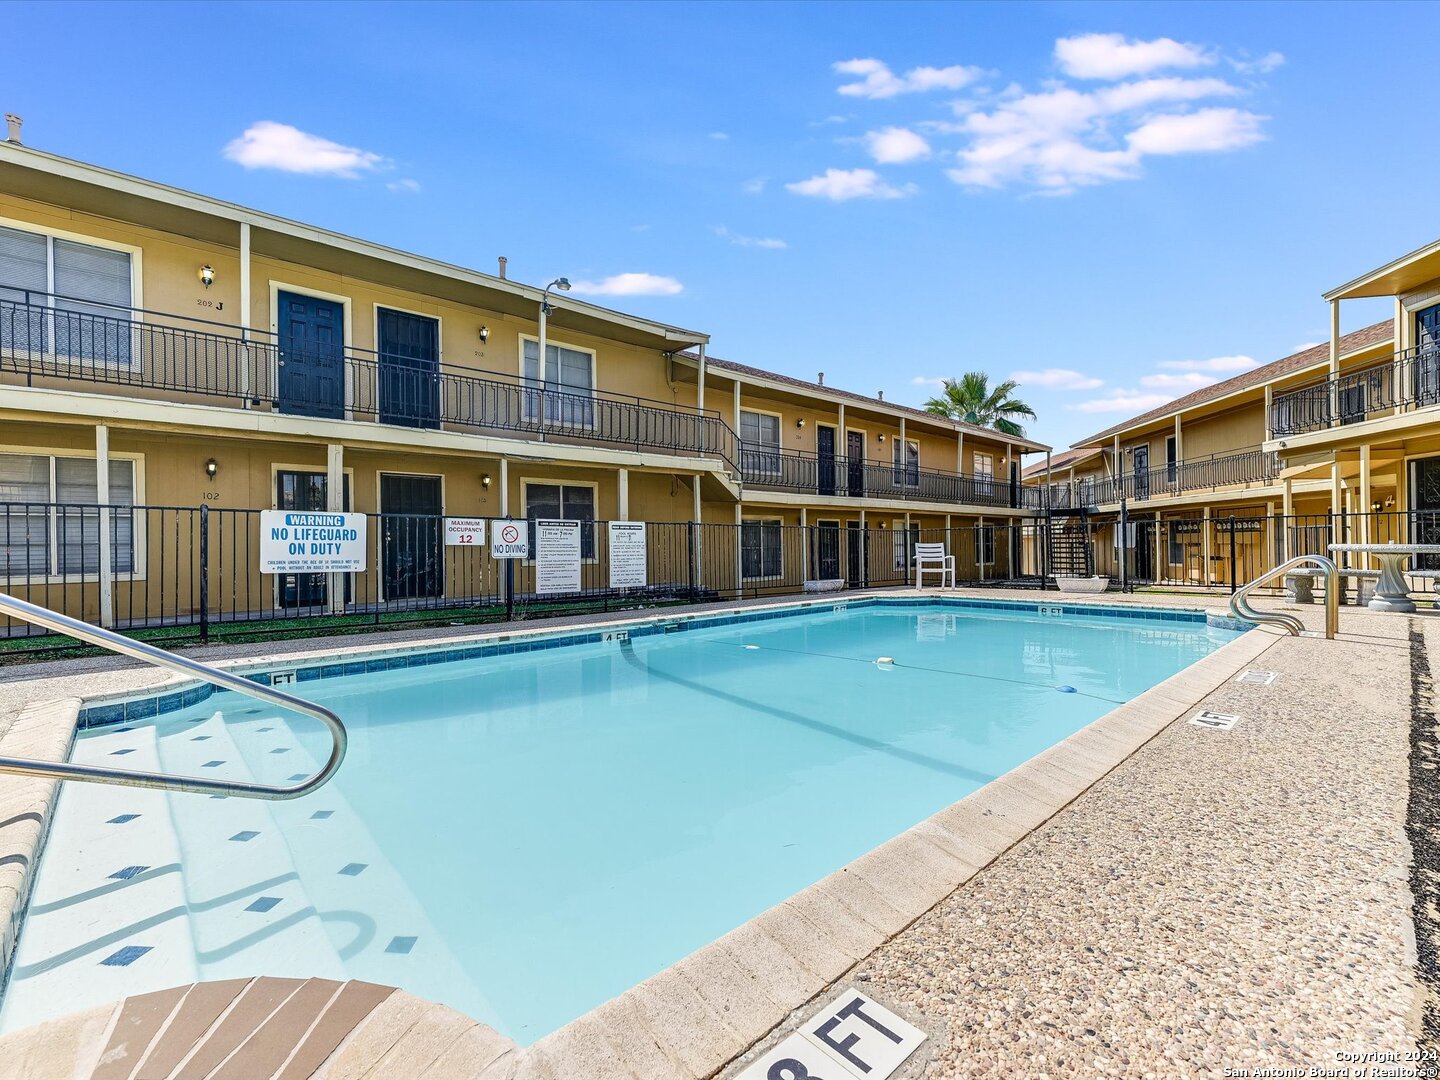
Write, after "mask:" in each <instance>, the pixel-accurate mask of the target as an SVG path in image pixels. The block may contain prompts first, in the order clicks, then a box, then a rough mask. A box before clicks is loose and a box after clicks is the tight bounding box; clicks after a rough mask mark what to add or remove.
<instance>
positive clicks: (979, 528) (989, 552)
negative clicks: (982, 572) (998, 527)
mask: <svg viewBox="0 0 1440 1080" xmlns="http://www.w3.org/2000/svg"><path fill="white" fill-rule="evenodd" d="M975 561H976V562H977V563H979V564H980V565H981V566H984V565H986V564H987V563H993V562H994V561H995V526H994V525H976V526H975Z"/></svg>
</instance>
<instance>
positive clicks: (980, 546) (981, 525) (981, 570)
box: [975, 517, 985, 582]
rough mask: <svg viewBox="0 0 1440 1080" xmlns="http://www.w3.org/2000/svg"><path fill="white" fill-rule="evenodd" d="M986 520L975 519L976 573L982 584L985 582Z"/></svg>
mask: <svg viewBox="0 0 1440 1080" xmlns="http://www.w3.org/2000/svg"><path fill="white" fill-rule="evenodd" d="M984 536H985V519H984V518H983V517H982V518H976V519H975V573H976V576H977V577H978V578H979V579H980V581H981V582H984V580H985V562H984V556H985V548H984V543H985V541H984Z"/></svg>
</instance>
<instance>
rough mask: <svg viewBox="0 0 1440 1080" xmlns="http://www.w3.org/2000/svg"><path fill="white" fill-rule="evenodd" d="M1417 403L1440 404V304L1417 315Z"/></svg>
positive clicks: (1418, 312)
mask: <svg viewBox="0 0 1440 1080" xmlns="http://www.w3.org/2000/svg"><path fill="white" fill-rule="evenodd" d="M1414 380H1415V387H1414V390H1415V401H1416V403H1417V404H1419V405H1434V404H1436V403H1437V402H1440V304H1436V305H1434V306H1433V307H1428V308H1424V309H1423V310H1421V311H1417V312H1416V313H1415V376H1414Z"/></svg>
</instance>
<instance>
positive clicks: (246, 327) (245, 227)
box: [240, 221, 279, 409]
mask: <svg viewBox="0 0 1440 1080" xmlns="http://www.w3.org/2000/svg"><path fill="white" fill-rule="evenodd" d="M253 318H254V316H253V314H252V313H251V311H250V223H249V222H248V221H242V222H241V223H240V342H241V345H240V399H241V402H242V407H243V408H246V409H248V408H250V398H251V397H252V394H251V391H250V346H249V345H248V344H246V342H248V341H249V340H250V322H251V320H252V319H253ZM278 392H279V391H278V390H277V391H276V393H277V394H278Z"/></svg>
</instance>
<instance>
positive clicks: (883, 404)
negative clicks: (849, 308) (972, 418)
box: [679, 352, 1050, 452]
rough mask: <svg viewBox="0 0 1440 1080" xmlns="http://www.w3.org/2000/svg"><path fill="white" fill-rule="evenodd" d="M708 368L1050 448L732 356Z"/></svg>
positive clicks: (1025, 446) (711, 361)
mask: <svg viewBox="0 0 1440 1080" xmlns="http://www.w3.org/2000/svg"><path fill="white" fill-rule="evenodd" d="M679 355H680V356H683V357H685V358H686V359H687V360H696V359H698V357H696V356H695V354H694V353H688V352H687V353H680V354H679ZM705 366H706V367H707V368H715V369H716V370H718V371H728V372H730V373H731V374H734V375H739V376H742V377H745V376H748V377H750V378H752V379H766V380H769V381H770V382H776V383H783V384H784V385H786V386H793V387H795V388H796V389H798V390H804V391H805V392H806V393H810V394H816V395H819V396H820V397H832V398H844V399H846V400H847V401H858V402H861V403H863V404H864V405H866V406H868V407H869V408H872V409H877V410H879V411H881V412H894V413H904V414H906V415H907V416H914V417H918V418H920V419H923V420H924V421H925V422H926V423H930V424H939V425H940V426H942V427H946V426H948V427H951V428H953V429H954V430H956V431H964V432H968V433H970V434H974V435H983V436H985V437H986V438H987V439H993V440H995V441H996V442H1002V443H1004V442H1008V443H1010V444H1011V445H1013V446H1015V447H1016V448H1017V449H1020V450H1024V451H1028V452H1033V451H1036V450H1049V449H1050V447H1048V446H1046V445H1045V444H1044V443H1040V442H1036V441H1035V440H1034V439H1030V438H1020V437H1017V436H1014V435H1006V434H1005V433H1004V432H1003V431H996V430H995V429H994V428H987V427H980V426H979V425H978V424H967V423H965V422H964V421H962V420H951V419H950V418H949V417H946V416H940V415H939V414H937V413H932V412H926V411H925V410H924V409H917V408H915V407H914V406H911V405H900V404H897V403H896V402H893V401H885V400H884V399H883V398H877V397H868V396H866V395H865V394H857V393H855V392H854V391H851V390H840V389H838V388H836V387H834V386H826V385H825V384H824V383H818V382H810V381H809V380H807V379H797V378H795V377H794V376H791V375H781V374H780V373H779V372H777V371H766V370H765V369H764V368H757V367H751V366H750V365H748V364H737V363H735V362H734V361H733V360H721V359H719V358H718V357H714V356H707V357H706V358H705Z"/></svg>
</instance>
